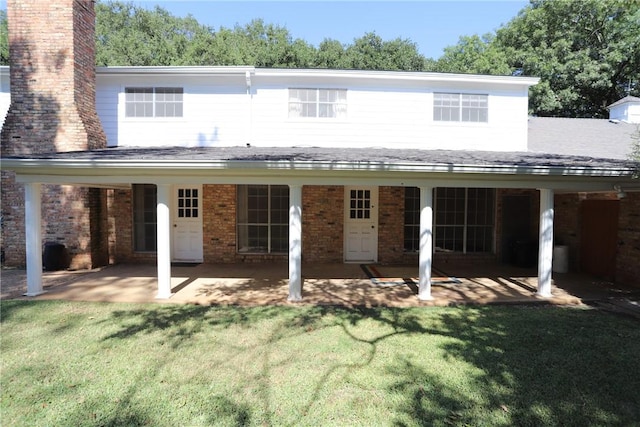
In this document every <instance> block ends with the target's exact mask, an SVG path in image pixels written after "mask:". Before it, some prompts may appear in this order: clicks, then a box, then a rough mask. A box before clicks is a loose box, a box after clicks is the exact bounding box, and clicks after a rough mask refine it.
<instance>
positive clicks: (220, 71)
mask: <svg viewBox="0 0 640 427" xmlns="http://www.w3.org/2000/svg"><path fill="white" fill-rule="evenodd" d="M247 72H249V73H251V74H252V75H255V76H256V78H259V77H269V78H304V77H307V78H309V77H313V78H338V79H346V80H363V79H369V80H380V81H382V80H387V81H413V82H416V83H433V82H440V83H477V84H500V85H510V86H526V87H529V86H533V85H535V84H537V83H538V82H539V81H540V79H539V78H538V77H521V76H517V77H514V76H491V75H482V74H449V73H432V72H419V71H362V70H328V69H292V68H255V67H252V66H228V67H224V66H219V67H211V66H189V67H182V66H167V67H130V66H121V67H96V73H97V74H98V75H173V76H176V77H180V76H193V75H200V76H201V75H212V76H214V75H229V74H238V75H243V76H244V75H246V73H247Z"/></svg>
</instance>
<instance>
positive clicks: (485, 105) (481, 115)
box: [433, 93, 489, 123]
mask: <svg viewBox="0 0 640 427" xmlns="http://www.w3.org/2000/svg"><path fill="white" fill-rule="evenodd" d="M433 120H435V121H437V122H481V123H487V122H488V121H489V96H488V95H472V94H467V93H434V94H433Z"/></svg>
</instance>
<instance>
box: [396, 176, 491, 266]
mask: <svg viewBox="0 0 640 427" xmlns="http://www.w3.org/2000/svg"><path fill="white" fill-rule="evenodd" d="M407 190H408V188H407V189H405V205H404V206H405V210H406V209H407V199H406V196H407ZM483 190H484V191H490V192H491V197H490V198H484V200H485V201H486V202H485V209H484V211H482V210H475V209H473V207H472V206H470V195H471V196H473V193H474V192H478V191H483ZM412 191H417V188H414V189H412ZM447 191H453V192H464V197H463V198H461V199H462V200H460V202H462V204H461V205H460V206H456V207H455V210H456V211H458V212H459V213H460V216H461V221H455V220H454V221H450V219H451V217H452V216H454V215H453V213H452V212H453V210H451V209H450V210H449V212H447V211H445V209H447V207H446V206H445V205H444V204H443V203H442V202H443V200H442V199H443V197H444V192H447ZM416 196H418V197H419V193H418V194H415V193H414V195H413V197H414V199H415V197H416ZM433 199H434V216H433V222H434V224H433V232H434V239H433V242H434V249H435V251H436V252H455V253H464V254H466V253H478V254H487V253H495V244H496V243H495V240H496V238H495V232H496V225H495V222H496V190H495V189H492V188H440V187H439V188H436V189H435V190H434V198H433ZM413 201H414V205H415V202H416V201H417V202H418V203H419V199H416V200H413ZM411 212H412V213H413V215H407V212H405V219H404V251H405V253H418V247H419V246H418V245H419V232H418V230H419V228H420V220H419V210H416V207H415V206H413V209H412V210H411ZM480 213H485V214H488V217H487V218H486V220H485V221H482V220H481V219H479V218H478V215H479V214H480ZM443 218H444V219H445V221H444V222H443V221H442V219H443ZM407 219H409V221H407ZM447 229H450V230H455V229H458V230H459V232H460V233H461V235H460V236H459V237H460V240H461V241H462V248H460V250H457V249H455V248H453V247H451V246H449V247H446V245H445V247H442V245H440V246H438V244H439V243H442V235H443V233H446V231H445V230H447ZM479 229H484V230H485V231H487V232H488V234H486V233H485V238H484V240H483V245H484V246H485V247H486V250H482V251H472V250H471V248H469V243H470V238H469V237H470V236H469V234H470V233H471V232H474V231H477V230H479ZM412 240H415V241H413V242H412ZM409 246H410V247H411V248H410V250H407V249H408V247H409Z"/></svg>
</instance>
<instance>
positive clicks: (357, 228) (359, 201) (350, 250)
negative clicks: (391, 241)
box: [344, 187, 378, 262]
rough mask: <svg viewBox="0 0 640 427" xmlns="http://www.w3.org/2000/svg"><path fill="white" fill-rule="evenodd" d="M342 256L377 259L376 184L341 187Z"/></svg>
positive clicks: (367, 260) (345, 257) (349, 259)
mask: <svg viewBox="0 0 640 427" xmlns="http://www.w3.org/2000/svg"><path fill="white" fill-rule="evenodd" d="M344 206H345V219H344V254H345V255H344V259H345V261H346V262H376V261H377V260H378V187H345V188H344Z"/></svg>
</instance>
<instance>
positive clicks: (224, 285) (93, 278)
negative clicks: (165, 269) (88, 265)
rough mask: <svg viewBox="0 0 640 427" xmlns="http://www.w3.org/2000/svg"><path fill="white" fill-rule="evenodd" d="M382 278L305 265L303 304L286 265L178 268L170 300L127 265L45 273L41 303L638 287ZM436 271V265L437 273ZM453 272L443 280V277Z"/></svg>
mask: <svg viewBox="0 0 640 427" xmlns="http://www.w3.org/2000/svg"><path fill="white" fill-rule="evenodd" d="M373 267H374V271H376V272H377V273H378V274H380V275H383V276H385V277H384V278H382V277H380V278H376V277H369V276H368V275H367V273H366V269H363V268H362V265H359V264H310V265H304V268H303V271H304V277H303V285H302V295H303V299H302V300H301V301H298V302H291V301H288V300H287V295H288V286H289V278H288V269H287V268H288V266H287V264H286V263H275V264H269V265H267V264H229V265H220V264H219V265H211V264H194V265H174V266H173V268H172V270H173V274H172V279H171V293H172V297H171V298H169V299H158V298H156V297H155V295H156V292H155V291H156V290H157V288H158V278H157V269H156V266H154V265H151V264H149V265H134V264H121V265H112V266H109V267H104V268H100V269H95V270H90V271H59V272H46V273H44V275H43V282H44V293H43V294H40V295H38V296H37V297H35V299H37V300H47V299H51V300H54V299H55V300H69V301H103V302H135V303H151V302H156V303H177V304H199V305H242V306H257V305H281V304H282V305H284V304H321V305H339V306H347V307H375V306H386V307H417V306H448V305H458V304H537V303H543V304H545V303H546V304H558V305H580V304H585V303H588V302H590V301H604V300H607V299H610V298H614V297H622V296H626V295H635V296H636V297H637V296H638V293H639V292H638V290H637V289H635V290H634V289H633V288H624V287H620V286H616V285H614V284H612V283H610V282H604V281H601V280H598V279H596V278H594V277H589V276H585V275H579V274H557V275H555V277H554V280H553V284H552V287H551V297H549V298H543V297H540V296H539V295H538V294H537V275H536V270H535V269H526V268H517V267H511V266H505V265H497V264H496V265H476V266H456V267H455V268H454V267H452V266H448V268H451V269H452V270H451V271H446V269H445V270H443V269H437V270H435V271H437V274H435V271H434V281H433V284H432V296H433V299H432V300H428V301H424V300H421V299H420V298H419V296H418V290H417V280H418V279H417V278H416V275H417V273H418V267H417V266H415V265H413V266H409V265H375V266H373ZM437 267H438V266H436V268H437ZM443 272H446V273H445V274H451V276H447V277H444V278H442V277H441V278H438V277H436V276H437V275H441V274H443ZM25 290H26V273H25V271H24V270H3V271H2V294H1V297H2V299H10V298H25V297H23V294H24V292H25Z"/></svg>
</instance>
